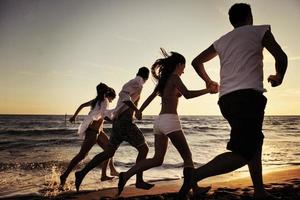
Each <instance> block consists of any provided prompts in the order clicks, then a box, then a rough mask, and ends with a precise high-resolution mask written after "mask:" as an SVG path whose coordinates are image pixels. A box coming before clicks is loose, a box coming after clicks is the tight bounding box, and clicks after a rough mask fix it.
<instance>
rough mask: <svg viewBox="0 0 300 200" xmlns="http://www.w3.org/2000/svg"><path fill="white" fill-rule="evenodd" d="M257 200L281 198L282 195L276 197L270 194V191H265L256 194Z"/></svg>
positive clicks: (276, 199)
mask: <svg viewBox="0 0 300 200" xmlns="http://www.w3.org/2000/svg"><path fill="white" fill-rule="evenodd" d="M254 199H255V200H279V199H282V198H281V197H276V196H273V195H272V194H270V193H269V192H264V193H262V194H254Z"/></svg>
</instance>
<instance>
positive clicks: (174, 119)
mask: <svg viewBox="0 0 300 200" xmlns="http://www.w3.org/2000/svg"><path fill="white" fill-rule="evenodd" d="M153 130H154V134H163V135H168V134H169V133H172V132H174V131H180V130H181V124H180V120H179V117H178V115H176V114H161V115H159V116H158V117H157V118H156V119H155V121H154V127H153Z"/></svg>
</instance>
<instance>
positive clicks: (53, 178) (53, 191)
mask: <svg viewBox="0 0 300 200" xmlns="http://www.w3.org/2000/svg"><path fill="white" fill-rule="evenodd" d="M60 171H61V170H59V169H58V167H57V166H55V165H54V166H52V168H51V174H49V175H46V176H45V186H46V187H45V189H44V191H40V192H41V193H44V196H46V197H55V196H57V195H58V194H60V193H61V192H62V191H70V190H71V189H72V188H71V183H69V182H66V183H65V186H64V188H61V186H60V175H61V173H60Z"/></svg>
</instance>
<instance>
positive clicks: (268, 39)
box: [262, 31, 288, 87]
mask: <svg viewBox="0 0 300 200" xmlns="http://www.w3.org/2000/svg"><path fill="white" fill-rule="evenodd" d="M262 44H263V46H264V47H266V49H267V50H268V51H269V52H270V53H271V54H272V56H273V57H274V58H275V70H276V75H270V76H269V78H268V81H269V82H271V85H272V87H276V86H279V85H280V84H281V83H282V80H283V77H284V75H285V72H286V69H287V63H288V58H287V55H286V54H285V53H284V51H283V50H282V49H281V47H280V45H279V44H278V43H277V42H276V40H275V38H274V36H273V34H272V33H271V31H267V32H266V33H265V35H264V37H263V40H262Z"/></svg>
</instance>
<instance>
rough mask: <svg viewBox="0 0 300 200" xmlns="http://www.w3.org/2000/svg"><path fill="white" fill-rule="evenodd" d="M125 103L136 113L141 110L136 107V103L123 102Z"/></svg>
mask: <svg viewBox="0 0 300 200" xmlns="http://www.w3.org/2000/svg"><path fill="white" fill-rule="evenodd" d="M123 103H124V104H125V105H126V106H128V107H129V108H131V109H133V110H134V111H135V112H137V111H138V110H139V109H138V108H137V107H136V106H135V105H134V103H133V102H132V101H131V100H126V101H123Z"/></svg>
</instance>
